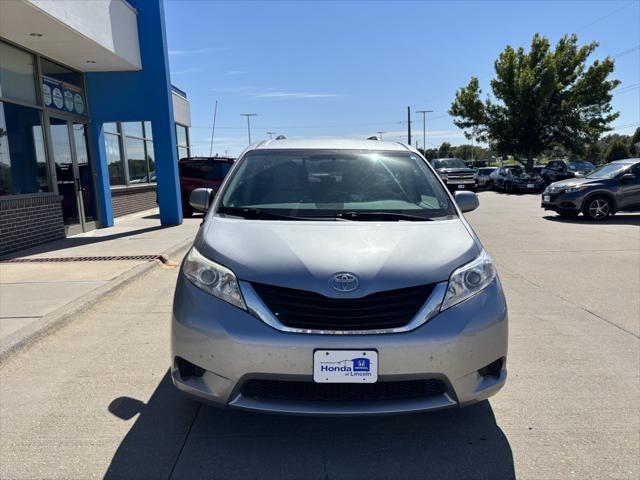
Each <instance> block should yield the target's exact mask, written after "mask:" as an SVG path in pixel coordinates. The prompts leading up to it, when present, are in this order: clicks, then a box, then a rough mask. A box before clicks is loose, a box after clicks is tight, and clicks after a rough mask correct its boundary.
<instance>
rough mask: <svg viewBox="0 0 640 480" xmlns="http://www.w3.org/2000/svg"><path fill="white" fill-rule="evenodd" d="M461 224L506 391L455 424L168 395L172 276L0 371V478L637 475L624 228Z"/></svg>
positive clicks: (145, 282)
mask: <svg viewBox="0 0 640 480" xmlns="http://www.w3.org/2000/svg"><path fill="white" fill-rule="evenodd" d="M539 201H540V200H539V197H538V196H535V195H503V194H496V193H493V192H483V193H481V194H480V202H481V205H480V208H479V209H478V210H477V211H475V212H472V213H470V214H469V215H468V219H469V220H470V222H471V224H472V225H473V227H474V229H475V230H476V232H477V233H478V234H479V236H480V238H481V240H482V241H483V243H484V245H485V247H486V248H487V250H488V251H489V253H490V254H491V255H492V256H493V258H494V260H495V261H496V264H497V267H498V271H499V274H500V277H501V280H502V282H503V285H504V287H505V291H506V295H507V300H508V303H509V309H510V329H511V330H510V352H509V359H508V369H509V379H508V381H507V385H506V387H505V388H504V389H503V390H502V391H501V392H500V393H499V394H498V395H497V396H495V397H493V398H492V399H491V400H490V401H488V402H482V403H480V404H478V405H476V406H473V407H469V408H466V409H455V410H447V411H442V412H436V413H430V414H420V415H410V416H396V417H367V418H313V417H285V416H276V415H258V414H247V413H243V412H232V411H223V410H217V409H214V408H211V407H207V406H201V405H200V404H198V403H196V402H194V401H191V400H189V399H186V398H184V397H182V396H181V395H180V394H179V393H178V392H177V391H176V390H175V389H174V388H173V386H172V385H171V382H170V378H169V376H168V366H169V361H170V359H169V344H168V338H169V315H170V308H171V302H172V293H173V286H174V282H175V278H176V275H177V274H178V269H177V268H175V267H171V266H164V267H158V268H157V269H155V270H153V271H151V273H149V274H147V275H146V276H144V277H142V278H140V279H138V280H137V281H136V282H134V283H132V284H130V285H129V286H127V287H126V288H125V289H124V290H122V291H121V292H120V293H118V294H117V295H115V296H112V297H110V298H107V299H105V300H104V301H103V302H101V303H100V304H98V305H96V306H95V307H93V308H92V309H91V310H89V311H87V312H86V313H85V314H83V315H82V316H81V317H79V318H78V319H77V320H75V321H74V322H73V323H71V324H69V325H67V326H66V327H64V328H63V329H61V330H59V331H57V332H56V333H54V334H52V335H51V336H49V337H47V338H45V339H43V340H42V341H40V342H39V343H37V344H36V345H34V346H33V347H31V348H30V349H29V350H26V351H23V352H19V353H18V354H16V355H14V356H13V357H12V358H10V359H9V360H7V361H6V362H4V363H3V364H2V365H1V366H0V438H2V442H1V447H0V448H1V450H0V478H3V479H14V478H15V479H23V478H60V479H63V478H64V479H69V478H82V479H84V478H102V477H106V478H110V479H116V478H117V479H119V478H146V479H152V478H176V479H177V478H221V479H235V478H237V479H246V478H277V479H287V478H291V479H307V478H310V479H402V478H412V479H418V478H430V479H433V478H446V479H450V478H451V479H455V478H472V479H475V478H487V479H489V478H490V479H496V478H507V479H508V478H534V479H551V478H558V479H567V478H576V479H602V478H625V479H626V478H629V479H637V478H638V476H639V475H640V465H639V463H640V457H639V455H638V452H639V449H640V340H639V335H640V215H631V214H625V215H616V216H615V217H613V218H611V219H609V220H606V221H605V222H603V223H599V224H594V223H590V222H587V221H584V220H582V219H574V220H565V219H560V218H558V217H555V216H554V215H553V214H551V213H545V212H544V211H543V210H541V209H540V207H539Z"/></svg>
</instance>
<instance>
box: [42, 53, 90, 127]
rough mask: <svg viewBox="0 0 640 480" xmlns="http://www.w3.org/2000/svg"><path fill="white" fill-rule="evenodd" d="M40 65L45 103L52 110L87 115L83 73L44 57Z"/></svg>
mask: <svg viewBox="0 0 640 480" xmlns="http://www.w3.org/2000/svg"><path fill="white" fill-rule="evenodd" d="M40 67H41V69H42V100H43V101H44V105H45V106H46V107H47V108H48V109H50V110H57V111H61V112H65V113H72V114H74V115H86V114H87V109H86V102H85V99H84V91H83V89H82V74H81V73H79V72H76V71H74V70H70V69H68V68H67V67H63V66H62V65H58V64H57V63H53V62H51V61H49V60H46V59H44V58H41V59H40Z"/></svg>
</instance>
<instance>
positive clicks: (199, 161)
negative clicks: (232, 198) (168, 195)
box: [178, 157, 235, 217]
mask: <svg viewBox="0 0 640 480" xmlns="http://www.w3.org/2000/svg"><path fill="white" fill-rule="evenodd" d="M234 161H235V160H234V159H233V158H227V157H187V158H182V159H180V161H179V162H178V172H179V174H180V196H181V197H182V215H183V216H185V217H191V216H192V215H193V208H191V205H189V196H190V195H191V192H192V191H194V190H195V189H196V188H203V187H205V188H211V189H212V190H214V191H217V190H218V188H220V185H221V184H222V180H224V177H225V176H226V175H227V173H228V172H229V170H230V169H231V166H232V165H233V162H234Z"/></svg>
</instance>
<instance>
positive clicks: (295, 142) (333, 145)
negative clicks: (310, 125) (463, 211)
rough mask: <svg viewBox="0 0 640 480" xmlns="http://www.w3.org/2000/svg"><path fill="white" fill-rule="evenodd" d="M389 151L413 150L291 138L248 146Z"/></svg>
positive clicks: (371, 142) (386, 144)
mask: <svg viewBox="0 0 640 480" xmlns="http://www.w3.org/2000/svg"><path fill="white" fill-rule="evenodd" d="M303 149H324V150H378V151H379V150H390V151H400V152H402V151H405V152H406V151H407V150H408V151H412V152H415V150H414V149H413V148H412V147H410V146H407V145H404V144H403V143H400V142H384V141H381V140H360V139H353V138H339V137H338V138H292V139H279V140H278V139H274V140H265V141H262V142H260V143H257V144H255V145H252V146H250V147H249V148H248V149H247V151H249V150H303Z"/></svg>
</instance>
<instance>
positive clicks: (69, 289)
mask: <svg viewBox="0 0 640 480" xmlns="http://www.w3.org/2000/svg"><path fill="white" fill-rule="evenodd" d="M201 221H202V219H201V218H200V217H196V218H190V219H185V220H184V223H183V224H182V225H178V226H175V227H162V226H161V225H160V220H159V216H158V210H157V209H154V210H148V211H146V212H139V213H137V214H133V215H129V216H126V217H122V218H121V219H119V220H117V221H116V225H115V226H113V227H111V228H104V229H99V230H94V231H91V232H87V233H84V234H80V235H75V236H73V237H68V238H65V239H61V240H58V241H55V242H50V243H47V244H44V245H40V246H37V247H33V248H29V249H27V250H22V251H19V252H15V253H13V254H9V255H8V256H5V257H4V258H2V259H1V260H0V361H1V360H2V359H3V358H4V357H5V356H6V355H7V354H8V353H10V352H11V351H13V350H16V349H17V348H20V347H22V346H24V345H26V344H27V343H29V342H31V341H32V340H35V339H37V338H39V337H40V336H42V335H44V334H45V333H47V332H48V331H50V330H52V329H54V328H57V327H59V326H60V325H62V324H64V323H65V322H66V321H69V320H71V318H72V317H73V315H74V314H76V313H79V312H80V311H81V310H82V309H83V308H86V307H87V306H88V305H91V304H93V303H95V302H96V301H97V300H98V299H100V298H101V297H103V296H104V295H106V294H108V293H110V292H113V291H114V290H115V289H117V288H118V287H120V286H122V285H124V284H126V283H128V281H129V280H131V279H133V278H135V277H137V276H139V275H141V274H143V273H145V272H146V271H148V270H149V269H151V268H153V267H154V266H158V265H162V262H161V261H160V260H155V259H153V257H159V256H161V255H162V256H164V259H168V260H169V261H170V262H177V261H179V260H180V258H179V257H180V256H181V254H182V253H183V252H184V251H185V250H186V248H187V247H188V246H189V245H190V244H191V242H192V241H193V238H194V237H195V235H196V232H197V231H198V228H199V226H200V222H201ZM111 256H126V257H133V256H150V257H151V258H149V257H147V258H137V259H135V258H127V259H124V260H122V259H104V258H103V259H102V260H99V261H98V260H95V259H94V260H92V259H91V258H87V257H111ZM174 257H175V258H174ZM79 258H83V259H82V260H81V261H77V260H76V259H79ZM71 259H73V260H71ZM7 260H13V261H14V262H15V260H18V262H17V263H7ZM25 260H28V261H27V262H25ZM34 260H35V261H34Z"/></svg>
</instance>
